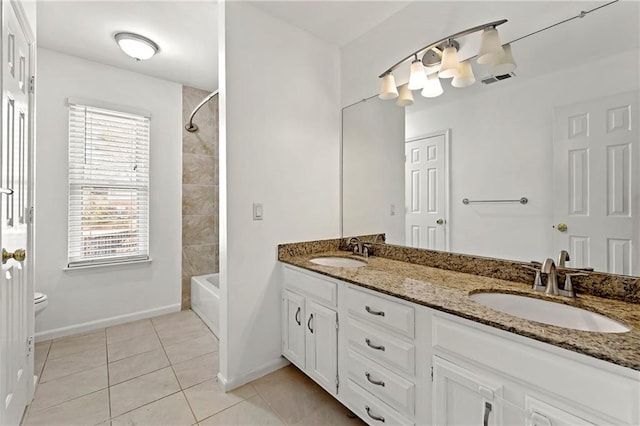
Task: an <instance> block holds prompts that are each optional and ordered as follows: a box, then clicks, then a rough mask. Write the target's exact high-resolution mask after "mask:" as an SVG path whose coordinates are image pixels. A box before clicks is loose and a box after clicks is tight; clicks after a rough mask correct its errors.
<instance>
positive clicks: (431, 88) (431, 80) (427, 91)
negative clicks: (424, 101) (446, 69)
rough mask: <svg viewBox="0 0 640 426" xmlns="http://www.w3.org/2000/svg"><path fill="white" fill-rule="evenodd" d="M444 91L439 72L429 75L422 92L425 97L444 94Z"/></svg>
mask: <svg viewBox="0 0 640 426" xmlns="http://www.w3.org/2000/svg"><path fill="white" fill-rule="evenodd" d="M442 93H444V90H442V84H440V79H439V78H438V73H433V74H429V75H427V84H425V85H424V89H422V92H420V94H421V95H422V96H424V97H425V98H435V97H437V96H440V95H442Z"/></svg>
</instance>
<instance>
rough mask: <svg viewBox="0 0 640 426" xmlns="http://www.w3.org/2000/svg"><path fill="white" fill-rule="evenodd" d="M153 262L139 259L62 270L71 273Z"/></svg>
mask: <svg viewBox="0 0 640 426" xmlns="http://www.w3.org/2000/svg"><path fill="white" fill-rule="evenodd" d="M152 261H153V259H151V258H148V259H138V260H129V261H125V260H122V261H118V262H103V263H96V264H93V265H79V266H66V267H63V268H62V270H63V271H65V272H71V271H81V270H85V269H97V268H116V267H118V266H130V265H131V266H133V265H140V264H146V263H151V262H152Z"/></svg>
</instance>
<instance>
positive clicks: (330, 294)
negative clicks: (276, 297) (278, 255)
mask: <svg viewBox="0 0 640 426" xmlns="http://www.w3.org/2000/svg"><path fill="white" fill-rule="evenodd" d="M284 283H285V287H288V288H290V289H293V290H295V291H297V292H299V293H302V294H306V295H309V296H311V297H313V298H314V299H315V300H317V301H318V302H320V303H324V304H326V305H329V306H337V303H338V285H337V284H336V283H334V282H331V281H328V280H324V279H322V278H320V277H318V276H315V275H310V274H307V273H305V272H302V271H298V270H296V269H292V268H289V267H285V268H284Z"/></svg>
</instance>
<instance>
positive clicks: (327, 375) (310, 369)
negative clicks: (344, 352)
mask: <svg viewBox="0 0 640 426" xmlns="http://www.w3.org/2000/svg"><path fill="white" fill-rule="evenodd" d="M284 282H285V287H284V289H283V293H282V354H283V355H284V356H285V357H286V358H287V359H288V360H289V361H291V362H292V363H293V364H295V365H296V366H297V367H298V368H300V369H301V370H303V371H304V372H305V373H306V374H307V375H308V376H309V377H311V378H312V379H314V380H315V381H316V382H317V383H318V384H319V385H321V386H322V387H323V388H325V389H326V390H327V391H328V392H329V393H331V394H333V395H335V394H336V393H337V391H338V314H337V312H336V307H337V283H335V282H331V281H328V280H324V279H322V278H319V277H316V276H315V274H314V275H310V274H307V273H305V272H302V271H300V270H295V269H292V268H285V271H284Z"/></svg>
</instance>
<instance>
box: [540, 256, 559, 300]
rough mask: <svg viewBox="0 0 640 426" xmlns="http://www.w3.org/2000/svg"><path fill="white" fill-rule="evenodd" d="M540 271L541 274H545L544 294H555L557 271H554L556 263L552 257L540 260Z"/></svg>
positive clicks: (556, 289)
mask: <svg viewBox="0 0 640 426" xmlns="http://www.w3.org/2000/svg"><path fill="white" fill-rule="evenodd" d="M540 272H542V273H543V274H547V288H546V290H545V294H551V295H554V296H557V295H558V294H559V292H558V273H557V271H556V264H555V263H554V262H553V259H550V258H549V259H546V260H545V261H544V262H542V268H540Z"/></svg>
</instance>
